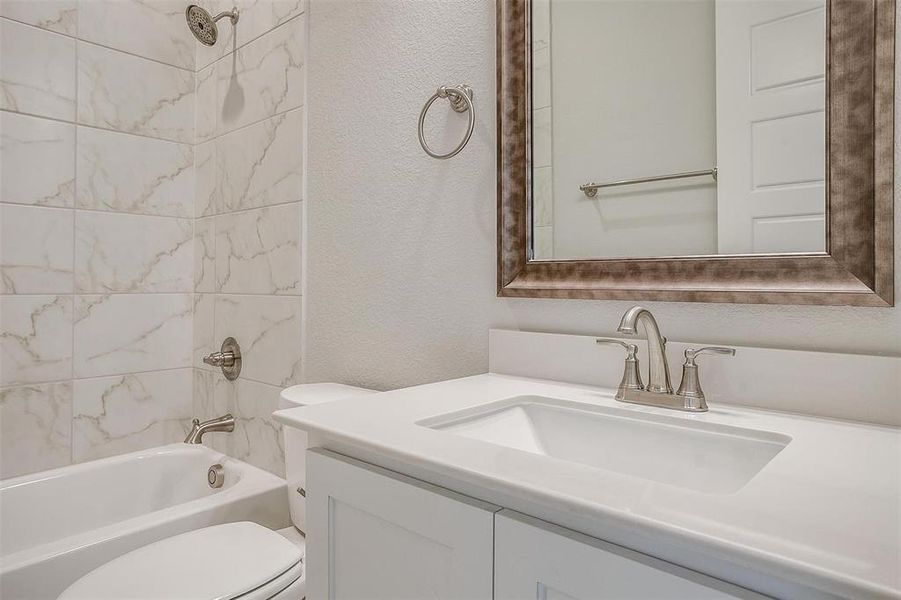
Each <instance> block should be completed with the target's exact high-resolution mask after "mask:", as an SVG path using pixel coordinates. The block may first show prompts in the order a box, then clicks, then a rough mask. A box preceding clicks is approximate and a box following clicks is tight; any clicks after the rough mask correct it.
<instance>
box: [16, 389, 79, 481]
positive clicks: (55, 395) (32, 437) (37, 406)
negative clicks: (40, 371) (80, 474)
mask: <svg viewBox="0 0 901 600" xmlns="http://www.w3.org/2000/svg"><path fill="white" fill-rule="evenodd" d="M71 435H72V383H71V382H64V383H47V384H42V385H24V386H18V387H8V388H2V389H0V479H6V478H9V477H16V476H18V475H27V474H29V473H36V472H38V471H44V470H46V469H54V468H56V467H63V466H66V465H68V464H69V463H70V462H71V455H72V449H71Z"/></svg>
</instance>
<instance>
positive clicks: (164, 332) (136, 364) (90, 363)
mask: <svg viewBox="0 0 901 600" xmlns="http://www.w3.org/2000/svg"><path fill="white" fill-rule="evenodd" d="M192 310H193V306H192V297H191V294H147V295H145V294H114V295H109V296H76V298H75V328H74V330H75V333H74V335H75V359H74V365H73V368H74V372H75V377H95V376H101V375H118V374H122V373H134V372H138V371H153V370H158V369H173V368H178V367H189V366H190V365H191V353H192V346H193V341H192V339H191V338H192V333H193V331H192V327H191V313H192Z"/></svg>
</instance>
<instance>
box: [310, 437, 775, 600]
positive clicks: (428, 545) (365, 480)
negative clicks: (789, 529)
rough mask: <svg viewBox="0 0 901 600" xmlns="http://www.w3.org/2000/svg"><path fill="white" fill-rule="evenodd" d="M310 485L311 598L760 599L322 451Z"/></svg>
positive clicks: (314, 459) (314, 454)
mask: <svg viewBox="0 0 901 600" xmlns="http://www.w3.org/2000/svg"><path fill="white" fill-rule="evenodd" d="M307 486H308V489H307V492H306V493H307V511H308V512H307V514H308V519H307V524H308V529H309V531H307V558H306V561H307V563H306V569H307V585H308V593H307V598H308V599H309V600H325V599H329V600H331V599H336V600H358V599H366V600H371V599H384V600H389V599H390V600H397V599H401V598H408V599H411V600H426V599H431V598H445V599H449V600H450V599H465V600H483V599H484V600H488V599H491V598H495V599H497V600H528V599H529V598H532V599H535V600H589V599H590V600H601V599H608V598H609V599H616V600H627V599H629V600H631V599H636V600H638V599H641V600H644V599H647V600H651V599H653V600H675V599H689V598H690V599H692V600H712V599H717V600H719V599H723V598H760V596H757V595H756V594H753V593H751V592H748V591H746V590H744V589H742V588H737V587H735V586H732V585H731V584H727V583H725V582H722V581H720V580H717V579H713V578H710V577H707V576H705V575H702V574H700V573H696V572H694V571H690V570H688V569H684V568H682V567H677V566H675V565H673V564H670V563H667V562H664V561H661V560H658V559H655V558H652V557H649V556H646V555H644V554H640V553H638V552H633V551H631V550H628V549H625V548H622V547H620V546H615V545H613V544H609V543H607V542H604V541H602V540H598V539H596V538H592V537H588V536H585V535H583V534H580V533H576V532H574V531H570V530H568V529H564V528H561V527H557V526H555V525H552V524H550V523H547V522H544V521H540V520H538V519H535V518H532V517H529V516H526V515H522V514H520V513H517V512H514V511H511V510H508V509H502V508H501V507H499V506H495V505H492V504H488V503H485V502H482V501H480V500H475V499H473V498H470V497H468V496H463V495H461V494H458V493H456V492H453V491H450V490H446V489H444V488H440V487H437V486H434V485H431V484H427V483H424V482H422V481H419V480H416V479H412V478H410V477H407V476H404V475H400V474H398V473H395V472H393V471H388V470H385V469H382V468H380V467H376V466H373V465H369V464H367V463H364V462H360V461H358V460H355V459H352V458H347V457H344V456H342V455H339V454H335V453H332V452H329V451H327V450H322V449H313V450H309V451H308V452H307Z"/></svg>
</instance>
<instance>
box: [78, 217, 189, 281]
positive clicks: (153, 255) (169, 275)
mask: <svg viewBox="0 0 901 600" xmlns="http://www.w3.org/2000/svg"><path fill="white" fill-rule="evenodd" d="M193 289H194V242H193V224H192V222H191V220H190V219H174V218H169V217H148V216H142V215H124V214H114V213H103V212H85V211H76V214H75V290H76V291H77V292H78V293H87V294H92V293H93V294H97V293H107V292H191V291H193Z"/></svg>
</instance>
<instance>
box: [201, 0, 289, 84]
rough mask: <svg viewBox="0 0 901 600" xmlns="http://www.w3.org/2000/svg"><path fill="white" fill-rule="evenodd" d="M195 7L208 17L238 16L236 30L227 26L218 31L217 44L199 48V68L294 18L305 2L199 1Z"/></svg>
mask: <svg viewBox="0 0 901 600" xmlns="http://www.w3.org/2000/svg"><path fill="white" fill-rule="evenodd" d="M198 4H200V5H201V6H203V7H204V8H206V9H207V10H209V11H210V13H211V14H217V13H219V12H222V11H224V10H231V8H232V7H234V8H237V9H238V12H239V13H240V15H241V18H240V20H239V21H238V26H237V27H234V28H232V27H231V26H230V24H229V25H226V26H225V27H220V28H219V42H217V43H216V45H215V46H198V48H197V67H198V68H201V67H205V66H207V65H209V64H210V63H212V62H213V61H215V60H218V59H220V58H222V57H223V56H225V55H226V54H227V53H228V52H231V51H232V50H233V49H234V48H236V47H240V46H244V45H245V44H247V43H248V42H250V41H252V40H255V39H257V38H258V37H260V36H261V35H263V34H265V33H267V32H269V31H271V30H272V29H275V28H276V27H278V26H279V25H281V24H283V23H286V22H288V21H289V20H291V19H292V18H294V17H296V16H297V15H299V14H300V13H302V12H303V11H304V8H305V5H306V1H305V0H202V1H200V2H198Z"/></svg>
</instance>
